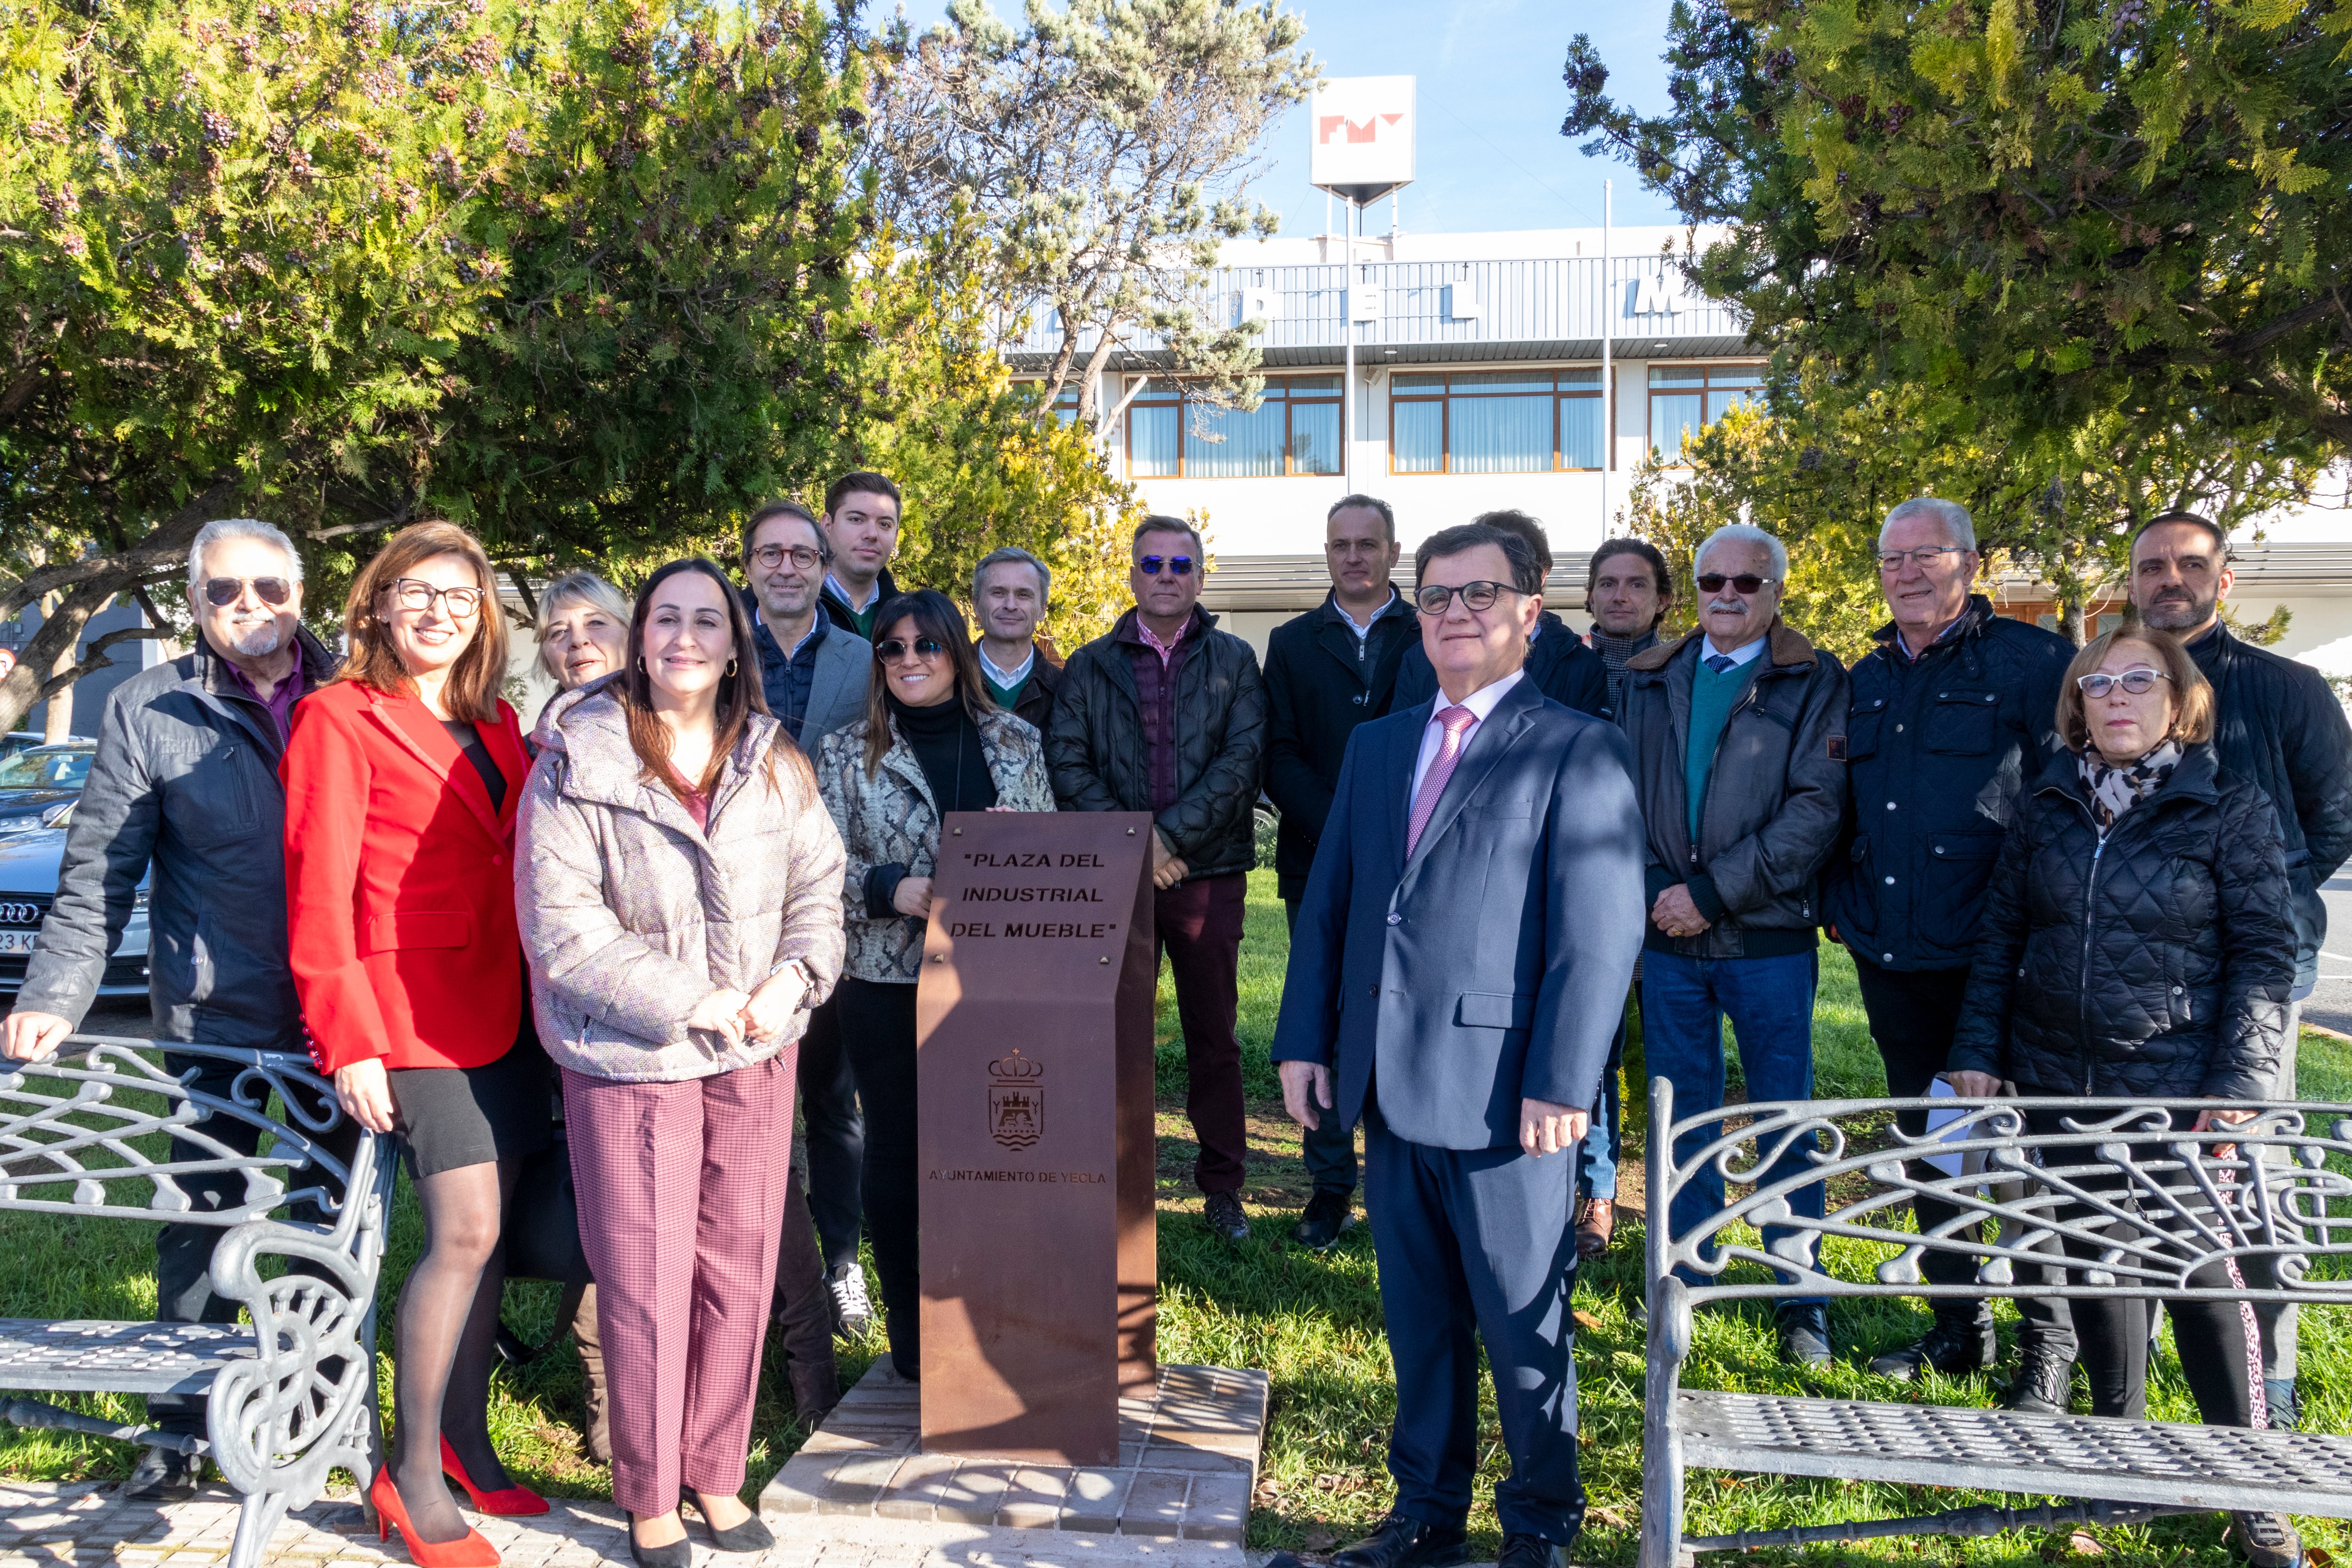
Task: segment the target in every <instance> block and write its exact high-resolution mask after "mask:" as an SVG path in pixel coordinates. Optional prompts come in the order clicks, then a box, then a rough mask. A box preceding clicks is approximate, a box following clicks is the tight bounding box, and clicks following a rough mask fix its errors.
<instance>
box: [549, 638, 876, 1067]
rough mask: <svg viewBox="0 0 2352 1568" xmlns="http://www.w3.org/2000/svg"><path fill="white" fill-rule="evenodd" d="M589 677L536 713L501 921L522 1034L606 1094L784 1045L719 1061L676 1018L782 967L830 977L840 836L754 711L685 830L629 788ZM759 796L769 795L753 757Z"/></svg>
mask: <svg viewBox="0 0 2352 1568" xmlns="http://www.w3.org/2000/svg"><path fill="white" fill-rule="evenodd" d="M611 679H614V678H613V677H609V676H608V677H606V678H605V680H598V681H592V682H590V683H589V684H588V685H586V686H583V687H582V688H580V689H578V690H576V691H567V692H564V693H562V695H560V696H558V697H557V698H556V699H555V700H553V701H551V702H550V703H549V704H548V705H547V710H546V711H545V712H544V713H542V714H541V716H540V721H539V728H538V730H537V731H536V733H535V734H534V735H533V736H532V739H533V740H534V741H535V742H537V744H538V746H539V761H538V763H536V764H535V765H533V767H532V768H531V771H530V783H529V784H526V785H525V786H524V789H523V799H522V806H521V811H520V816H519V818H518V821H517V826H516V847H517V855H518V857H519V858H520V860H521V863H522V864H521V871H522V875H520V877H518V878H516V879H515V910H516V913H517V915H518V916H519V917H520V923H521V926H522V944H523V952H525V953H526V954H528V955H529V957H530V1001H531V1007H532V1010H533V1013H534V1014H535V1016H537V1018H538V1021H539V1037H540V1039H541V1042H542V1043H543V1044H544V1045H545V1046H546V1047H547V1052H548V1055H550V1056H551V1057H553V1058H555V1060H556V1062H557V1064H558V1065H560V1066H562V1067H567V1068H572V1070H573V1071H574V1072H580V1073H586V1074H588V1075H590V1076H592V1077H594V1078H603V1079H617V1080H620V1081H623V1082H633V1083H646V1082H674V1081H677V1080H679V1079H695V1078H707V1077H709V1076H710V1075H711V1074H713V1073H721V1072H728V1071H731V1070H733V1069H734V1068H740V1067H749V1066H751V1064H752V1063H754V1062H758V1061H762V1060H764V1059H766V1058H769V1057H771V1056H773V1055H774V1054H775V1053H776V1052H778V1051H780V1050H782V1049H783V1048H784V1047H786V1046H788V1045H791V1044H792V1043H793V1042H794V1041H796V1040H798V1039H799V1038H800V1036H801V1033H802V1031H803V1029H804V1028H805V1027H806V1026H807V1022H808V1014H807V1012H806V1011H805V1009H803V1011H802V1012H801V1013H800V1014H799V1015H797V1016H795V1017H794V1019H793V1022H792V1023H791V1024H790V1025H789V1026H786V1028H785V1030H784V1032H783V1035H782V1037H779V1038H777V1039H774V1040H770V1041H767V1042H765V1043H763V1044H759V1043H752V1042H748V1041H747V1042H746V1043H745V1044H744V1045H742V1046H741V1047H730V1046H728V1045H727V1044H726V1041H725V1039H724V1037H721V1036H718V1035H709V1034H704V1033H701V1032H699V1031H690V1030H688V1028H687V1026H686V1020H687V1018H688V1016H689V1015H690V1014H692V1013H693V1011H694V1009H695V1008H696V1007H697V1006H698V1005H700V1003H701V1001H702V999H703V998H704V997H705V996H708V995H709V994H710V993H711V992H713V991H716V990H719V989H722V988H731V989H733V990H737V991H743V992H750V991H754V990H757V989H758V988H759V986H760V984H761V982H762V981H764V980H766V979H767V978H768V976H769V974H770V973H772V972H773V971H774V970H776V969H777V968H779V967H781V966H782V965H783V964H786V963H791V962H793V960H794V959H798V960H800V961H802V962H803V963H804V964H805V965H806V967H807V969H808V971H809V973H810V975H811V976H812V978H813V980H814V985H813V986H812V987H811V989H810V992H809V995H808V998H807V1002H806V1006H810V1007H813V1006H814V1005H816V1004H818V1003H819V1002H822V1001H824V999H825V997H826V996H828V995H830V994H832V991H833V986H834V982H835V979H836V978H837V977H838V976H839V974H840V973H841V951H842V935H841V896H840V890H841V836H840V835H839V834H838V833H836V832H835V830H834V826H833V818H832V817H831V816H828V815H826V813H825V810H824V804H823V802H821V801H820V800H819V799H818V797H817V793H816V791H815V790H814V788H813V787H812V783H811V780H810V779H809V777H808V775H807V773H805V772H803V770H802V769H801V767H800V766H799V765H798V763H799V758H798V755H797V753H796V752H795V751H794V749H793V744H792V742H791V741H790V740H788V739H786V738H785V736H784V732H783V728H782V725H780V724H778V723H777V722H776V721H774V720H773V719H771V718H769V717H768V716H767V715H766V714H764V713H761V714H755V715H754V716H753V717H752V719H751V728H750V729H749V730H748V731H746V733H745V734H744V737H743V739H742V741H741V742H739V743H738V744H737V746H736V748H735V754H734V755H733V756H732V757H730V758H729V759H728V762H727V768H726V772H725V774H724V776H722V777H721V779H720V780H719V787H718V789H717V790H716V791H715V792H714V793H713V794H712V795H711V800H710V812H709V827H708V828H707V829H706V828H700V827H697V826H695V825H694V818H693V817H692V816H688V814H687V810H686V807H685V806H684V805H681V804H680V803H679V801H678V798H677V796H676V795H672V794H671V793H670V792H669V791H668V790H667V789H663V788H661V787H659V786H657V785H656V784H651V783H649V782H647V780H646V777H645V768H644V764H643V763H640V762H639V761H638V759H637V753H636V752H635V750H634V749H633V748H632V747H631V746H630V744H629V731H628V724H627V721H626V720H625V718H624V717H623V715H622V712H621V705H620V703H619V702H618V701H617V700H614V698H613V697H612V696H611V695H610V694H608V693H607V692H606V691H605V690H604V686H605V684H606V681H609V680H611ZM779 748H781V750H782V753H783V754H782V755H780V756H778V757H777V758H776V759H775V763H776V765H775V770H774V773H773V775H772V776H773V777H774V780H775V785H774V787H773V788H771V787H770V785H769V784H768V779H769V777H770V774H769V770H768V760H769V753H770V752H771V751H772V750H776V749H779Z"/></svg>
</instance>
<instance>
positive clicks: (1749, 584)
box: [1698, 572, 1780, 594]
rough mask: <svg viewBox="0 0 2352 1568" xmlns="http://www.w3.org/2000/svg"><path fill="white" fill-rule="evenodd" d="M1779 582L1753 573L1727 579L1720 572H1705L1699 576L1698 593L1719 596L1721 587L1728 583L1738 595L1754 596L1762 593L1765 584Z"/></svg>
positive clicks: (1743, 573) (1744, 573) (1773, 578)
mask: <svg viewBox="0 0 2352 1568" xmlns="http://www.w3.org/2000/svg"><path fill="white" fill-rule="evenodd" d="M1779 581H1780V579H1779V578H1777V577H1759V576H1758V575H1756V574H1754V573H1753V572H1742V573H1741V574H1739V575H1738V576H1737V577H1727V576H1725V575H1724V574H1722V573H1720V572H1706V573H1702V574H1700V576H1699V580H1698V591H1699V592H1700V593H1702V594H1720V593H1722V592H1723V585H1724V584H1726V583H1728V584H1731V586H1732V588H1733V589H1734V591H1736V592H1738V593H1742V594H1756V593H1761V592H1762V591H1763V588H1764V584H1767V583H1777V582H1779Z"/></svg>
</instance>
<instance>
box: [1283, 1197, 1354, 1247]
mask: <svg viewBox="0 0 2352 1568" xmlns="http://www.w3.org/2000/svg"><path fill="white" fill-rule="evenodd" d="M1355 1223H1356V1208H1355V1205H1353V1204H1351V1203H1349V1201H1348V1194H1346V1193H1340V1192H1325V1191H1324V1190H1323V1189H1321V1188H1320V1187H1318V1188H1317V1189H1316V1190H1315V1195H1314V1196H1313V1197H1311V1198H1308V1199H1307V1207H1306V1208H1305V1210H1303V1211H1302V1212H1301V1213H1300V1214H1299V1216H1298V1226H1297V1229H1295V1230H1293V1231H1292V1232H1291V1233H1290V1234H1291V1237H1293V1239H1295V1240H1296V1241H1297V1243H1298V1245H1299V1246H1301V1247H1308V1248H1311V1249H1312V1250H1314V1251H1316V1252H1322V1251H1324V1250H1326V1249H1328V1247H1331V1246H1332V1244H1333V1243H1335V1242H1337V1241H1338V1240H1339V1237H1340V1236H1341V1234H1342V1233H1344V1232H1345V1231H1346V1230H1347V1228H1348V1227H1349V1226H1351V1225H1353V1224H1355Z"/></svg>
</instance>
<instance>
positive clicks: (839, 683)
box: [801, 627, 874, 757]
mask: <svg viewBox="0 0 2352 1568" xmlns="http://www.w3.org/2000/svg"><path fill="white" fill-rule="evenodd" d="M873 674H874V645H873V644H872V643H869V642H867V641H866V639H865V638H864V637H858V636H856V635H855V634H847V635H845V634H843V633H842V632H841V631H840V629H839V628H838V627H836V628H835V629H834V630H833V631H830V632H827V633H826V634H825V638H824V641H823V642H821V643H819V644H817V647H816V669H815V671H814V673H813V674H812V675H811V676H810V678H809V699H808V712H807V714H806V716H804V717H803V719H802V720H801V750H802V751H803V752H807V753H808V754H809V755H810V756H812V757H813V756H814V755H816V743H817V742H819V741H822V740H824V738H825V737H826V736H827V735H830V734H832V733H833V732H834V731H835V730H838V729H840V728H842V727H843V726H844V725H845V724H855V723H856V722H857V721H859V720H860V719H863V718H865V717H866V682H867V681H868V680H870V679H872V678H873Z"/></svg>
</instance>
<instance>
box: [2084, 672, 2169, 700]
mask: <svg viewBox="0 0 2352 1568" xmlns="http://www.w3.org/2000/svg"><path fill="white" fill-rule="evenodd" d="M2170 679H2172V677H2170V676H2168V675H2167V674H2165V673H2164V671H2162V670H2160V669H2126V670H2125V671H2124V672H2123V673H2122V674H2121V675H2109V674H2108V673H2107V672H2106V671H2105V670H2104V669H2095V670H2093V671H2092V672H2091V673H2090V674H2088V675H2078V676H2076V677H2075V678H2074V684H2075V685H2077V686H2079V687H2081V688H2082V689H2083V695H2084V696H2085V697H2093V698H2097V697H2105V695H2106V694H2107V693H2108V692H2110V691H2113V690H2114V689H2116V687H2118V686H2120V687H2122V688H2123V689H2125V690H2126V691H2128V692H2130V693H2131V694H2132V695H2133V696H2134V697H2145V696H2147V694H2148V693H2149V692H2151V691H2153V690H2155V689H2156V683H2157V682H2158V681H2159V680H2170Z"/></svg>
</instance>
